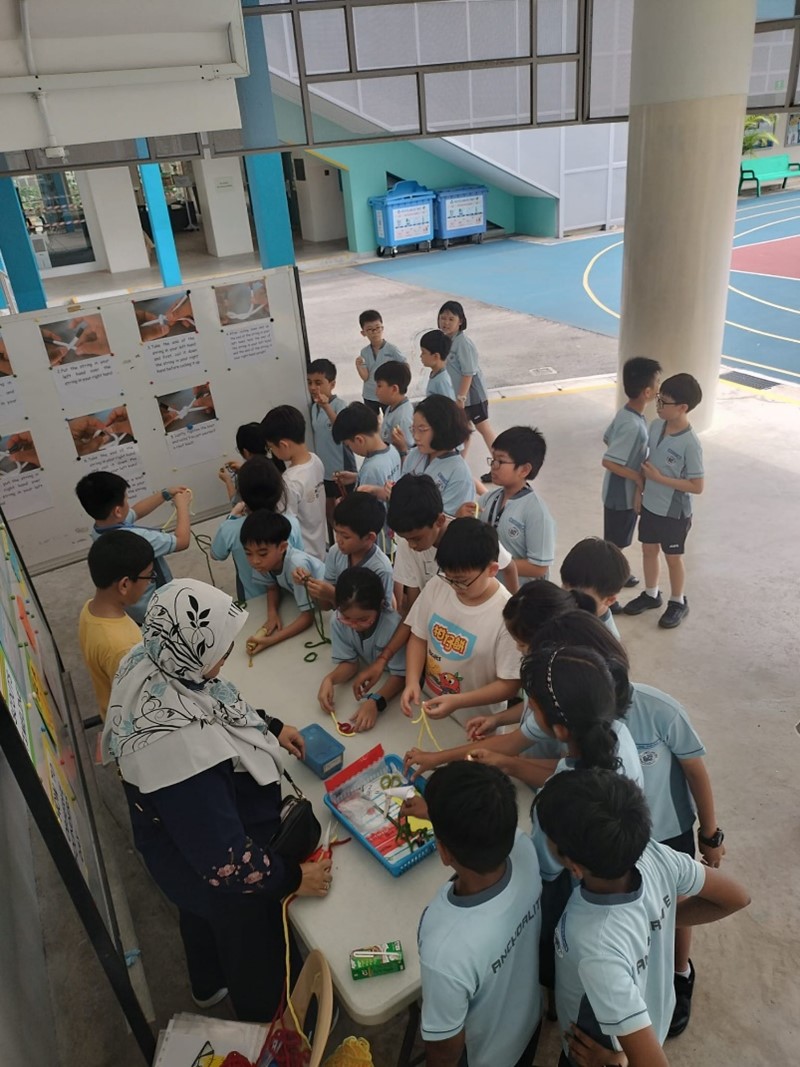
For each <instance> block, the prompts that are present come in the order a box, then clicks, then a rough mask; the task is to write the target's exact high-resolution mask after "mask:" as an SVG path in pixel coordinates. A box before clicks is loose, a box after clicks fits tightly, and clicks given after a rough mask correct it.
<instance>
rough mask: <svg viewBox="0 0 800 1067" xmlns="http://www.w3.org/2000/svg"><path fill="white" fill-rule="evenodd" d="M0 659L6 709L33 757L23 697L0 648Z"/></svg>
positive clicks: (28, 721) (34, 755)
mask: <svg viewBox="0 0 800 1067" xmlns="http://www.w3.org/2000/svg"><path fill="white" fill-rule="evenodd" d="M0 660H2V663H3V695H4V696H5V698H6V704H8V710H9V711H10V712H11V718H12V719H13V720H14V725H15V726H16V728H17V730H18V731H19V736H20V737H21V738H22V740H23V741H24V742H25V747H26V748H27V750H28V752H29V753H30V756H31V759H35V758H36V754H35V751H34V747H33V741H32V739H31V727H30V720H29V719H28V709H27V708H26V707H25V697H24V696H23V695H22V693H21V692H20V689H19V686H18V685H17V680H16V678H15V677H14V672H13V671H12V670H11V668H10V667H9V664H8V660H7V659H6V657H5V656H4V655H3V652H2V650H0Z"/></svg>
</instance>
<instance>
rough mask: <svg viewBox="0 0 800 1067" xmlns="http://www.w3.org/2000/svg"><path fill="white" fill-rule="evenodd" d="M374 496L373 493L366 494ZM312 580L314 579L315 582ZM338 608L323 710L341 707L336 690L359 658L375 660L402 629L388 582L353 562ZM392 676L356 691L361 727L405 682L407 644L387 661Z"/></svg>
mask: <svg viewBox="0 0 800 1067" xmlns="http://www.w3.org/2000/svg"><path fill="white" fill-rule="evenodd" d="M367 499H369V498H367ZM310 584H311V583H309V585H310ZM335 597H336V614H335V615H334V617H333V620H332V622H331V658H332V659H333V662H334V663H335V664H336V666H335V667H334V669H333V670H332V671H331V673H330V674H326V675H325V677H324V678H323V680H322V685H321V686H320V687H319V693H318V694H317V699H318V700H319V704H320V707H321V708H322V710H323V711H326V712H328V714H330V715H332V714H335V713H336V702H335V697H334V690H335V688H336V686H337V685H339V684H341V683H342V682H347V681H349V680H350V679H351V678H352V677H353V675H354V674H355V673H356V671H357V670H358V665H359V662H362V663H372V662H373V660H375V659H376V658H377V657H378V656H380V655H381V654H382V653H383V651H384V649H385V648H386V645H387V644H388V643H389V639H390V638H391V636H392V635H393V634H394V632H395V630H396V629H397V625H398V623H399V622H400V616H399V615H398V614H397V612H396V611H392V610H391V609H390V608H387V607H386V600H385V590H384V587H383V583H382V582H381V580H380V578H379V577H378V575H377V574H375V572H374V571H369V570H367V569H366V568H365V567H349V568H348V569H347V570H345V571H342V573H341V574H340V575H339V577H338V578H337V579H336V592H335ZM386 670H388V672H389V677H388V678H387V679H386V681H385V683H384V684H383V685H382V686H381V688H380V689H376V690H375V691H374V692H372V691H370V692H369V693H360V692H359V693H356V697H357V698H358V699H359V700H360V703H359V706H358V710H357V711H356V712H355V714H354V715H352V716H351V718H350V722H351V723H352V724H353V726H354V728H355V731H356V733H361V731H362V730H371V729H372V727H373V726H374V725H375V723H376V722H377V721H378V715H379V714H381V713H382V712H383V711H385V710H386V705H387V703H388V702H389V701H390V700H391V699H392V697H395V696H397V694H398V693H400V692H402V689H403V685H404V684H405V673H406V657H405V652H403V651H402V650H401V651H400V652H397V653H396V654H395V655H394V656H392V657H391V658H390V659H389V660H388V661H387V663H386Z"/></svg>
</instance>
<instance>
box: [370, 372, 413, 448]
mask: <svg viewBox="0 0 800 1067" xmlns="http://www.w3.org/2000/svg"><path fill="white" fill-rule="evenodd" d="M410 384H411V368H410V367H409V365H408V364H407V363H397V362H395V361H394V360H389V362H388V363H382V364H381V366H380V367H378V368H377V370H376V371H375V392H376V393H377V394H378V401H379V403H380V405H381V407H382V408H383V421H382V422H381V437H382V438H383V440H384V441H385V442H386V444H387V445H394V447H395V448H396V449H397V451H398V452H399V453H400V459H401V460H403V459H404V458H405V456H406V453H407V452H408V450H409V448H412V447H413V444H414V438H413V436H412V433H411V420H412V417H413V415H414V412H413V409H412V407H411V401H410V400H409V399H408V397H407V396H406V393H407V392H408V387H409V385H410Z"/></svg>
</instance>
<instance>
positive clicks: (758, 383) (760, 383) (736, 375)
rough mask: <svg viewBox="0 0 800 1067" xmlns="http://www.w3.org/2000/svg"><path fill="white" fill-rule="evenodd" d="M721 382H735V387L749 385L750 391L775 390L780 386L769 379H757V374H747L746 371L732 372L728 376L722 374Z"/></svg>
mask: <svg viewBox="0 0 800 1067" xmlns="http://www.w3.org/2000/svg"><path fill="white" fill-rule="evenodd" d="M719 377H720V381H723V382H733V383H734V384H735V385H747V386H749V388H750V389H758V390H766V389H774V388H775V386H776V385H777V384H778V383H777V382H771V381H769V380H768V379H767V378H757V377H756V376H755V374H745V373H744V371H740V370H730V371H728V373H727V374H720V376H719Z"/></svg>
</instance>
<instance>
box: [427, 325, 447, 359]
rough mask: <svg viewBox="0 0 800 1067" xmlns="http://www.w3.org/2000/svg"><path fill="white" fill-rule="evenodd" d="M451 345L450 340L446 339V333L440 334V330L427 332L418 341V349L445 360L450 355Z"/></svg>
mask: <svg viewBox="0 0 800 1067" xmlns="http://www.w3.org/2000/svg"><path fill="white" fill-rule="evenodd" d="M452 345H453V340H452V338H451V337H448V336H447V334H446V333H442V331H441V330H428V332H427V333H424V334H423V335H422V337H420V339H419V347H420V348H424V349H425V351H426V352H430V353H431V354H435V355H437V356H440V357H441V358H442V359H447V357H448V356H449V355H450V349H451V347H452Z"/></svg>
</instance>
